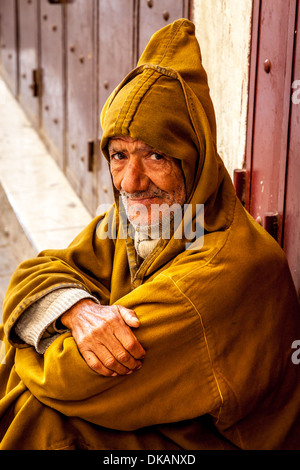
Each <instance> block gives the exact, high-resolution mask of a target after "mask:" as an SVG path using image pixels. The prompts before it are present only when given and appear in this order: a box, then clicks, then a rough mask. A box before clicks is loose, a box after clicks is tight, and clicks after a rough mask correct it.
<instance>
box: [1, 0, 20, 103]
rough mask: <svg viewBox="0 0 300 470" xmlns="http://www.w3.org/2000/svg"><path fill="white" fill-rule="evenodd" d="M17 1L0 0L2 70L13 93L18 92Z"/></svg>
mask: <svg viewBox="0 0 300 470" xmlns="http://www.w3.org/2000/svg"><path fill="white" fill-rule="evenodd" d="M16 9H17V3H16V0H1V1H0V54H1V55H0V60H1V72H2V75H3V77H4V79H5V82H6V83H7V85H8V86H9V87H10V89H11V91H12V93H13V94H14V95H15V96H17V94H18V54H17V10H16Z"/></svg>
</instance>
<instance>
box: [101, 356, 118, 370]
mask: <svg viewBox="0 0 300 470" xmlns="http://www.w3.org/2000/svg"><path fill="white" fill-rule="evenodd" d="M102 361H103V364H104V365H105V367H108V368H109V369H110V368H112V367H113V366H115V364H116V361H115V359H114V358H113V357H112V356H106V357H104V358H103V359H102Z"/></svg>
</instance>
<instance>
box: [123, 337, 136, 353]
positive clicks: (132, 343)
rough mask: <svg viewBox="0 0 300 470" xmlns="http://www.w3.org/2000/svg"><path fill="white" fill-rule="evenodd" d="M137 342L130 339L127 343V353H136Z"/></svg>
mask: <svg viewBox="0 0 300 470" xmlns="http://www.w3.org/2000/svg"><path fill="white" fill-rule="evenodd" d="M136 345H137V342H136V341H135V340H134V339H129V340H127V341H126V344H125V348H126V349H127V351H129V352H131V351H135V349H136Z"/></svg>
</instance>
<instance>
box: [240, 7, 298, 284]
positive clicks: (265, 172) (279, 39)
mask: <svg viewBox="0 0 300 470" xmlns="http://www.w3.org/2000/svg"><path fill="white" fill-rule="evenodd" d="M297 12H298V16H299V1H298V0H286V1H285V2H282V1H281V0H272V2H270V1H269V0H254V11H253V33H252V56H251V67H250V93H249V117H248V132H247V152H246V153H247V155H246V167H247V190H246V207H247V209H248V210H249V212H250V213H251V215H252V216H253V217H254V218H255V219H256V220H257V221H258V222H259V223H261V224H262V225H263V226H264V227H265V228H266V229H267V230H268V231H269V232H270V233H271V234H272V235H273V236H274V238H276V240H277V241H278V243H279V244H280V245H281V246H282V247H283V248H284V249H285V250H286V253H287V256H288V260H289V263H290V267H291V270H292V272H293V276H294V280H295V283H296V287H297V289H298V292H299V293H300V276H299V252H300V237H299V202H300V198H299V191H298V185H299V180H300V174H299V152H300V142H299V130H300V129H299V110H298V108H297V105H296V104H293V101H292V91H293V89H292V84H293V83H294V82H295V81H296V79H297V74H299V73H300V68H299V34H297ZM298 21H299V20H298ZM298 78H299V79H300V76H299V77H298ZM299 106H300V105H299Z"/></svg>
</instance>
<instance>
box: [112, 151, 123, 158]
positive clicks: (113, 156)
mask: <svg viewBox="0 0 300 470" xmlns="http://www.w3.org/2000/svg"><path fill="white" fill-rule="evenodd" d="M124 158H125V156H124V155H123V153H120V152H116V153H113V154H112V155H111V156H110V159H111V160H123V159H124Z"/></svg>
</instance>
